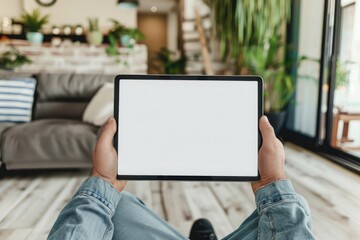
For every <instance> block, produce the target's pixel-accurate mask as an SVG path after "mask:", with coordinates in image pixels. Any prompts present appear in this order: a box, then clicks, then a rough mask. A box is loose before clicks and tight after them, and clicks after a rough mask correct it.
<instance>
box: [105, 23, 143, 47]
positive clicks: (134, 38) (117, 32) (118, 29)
mask: <svg viewBox="0 0 360 240" xmlns="http://www.w3.org/2000/svg"><path fill="white" fill-rule="evenodd" d="M110 21H111V22H112V23H113V27H112V29H111V31H110V33H109V35H113V36H114V37H116V38H117V39H118V40H119V42H120V43H121V45H122V46H124V47H133V46H134V45H135V44H136V43H137V42H139V41H141V40H143V39H144V38H145V37H144V34H142V33H141V32H140V31H139V29H137V28H127V27H125V26H124V25H122V24H121V23H120V22H119V21H117V20H115V19H110Z"/></svg>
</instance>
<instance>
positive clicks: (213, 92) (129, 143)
mask: <svg viewBox="0 0 360 240" xmlns="http://www.w3.org/2000/svg"><path fill="white" fill-rule="evenodd" d="M119 88H120V89H119V109H118V110H119V116H118V119H119V126H118V174H119V175H174V176H257V171H258V170H257V156H258V139H257V138H258V83H257V82H256V81H192V80H121V81H120V84H119Z"/></svg>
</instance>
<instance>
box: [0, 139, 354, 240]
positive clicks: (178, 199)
mask: <svg viewBox="0 0 360 240" xmlns="http://www.w3.org/2000/svg"><path fill="white" fill-rule="evenodd" d="M285 150H286V171H287V175H288V177H289V178H290V179H291V180H292V183H293V185H294V188H295V189H296V191H297V192H298V193H299V194H301V195H303V196H304V197H305V198H306V199H307V201H308V202H309V206H310V209H311V212H312V217H313V231H314V233H315V235H316V237H317V239H326V240H328V239H329V240H332V239H334V240H335V239H344V240H346V239H357V238H358V237H359V236H360V228H359V226H360V214H359V210H360V191H357V189H360V176H358V175H356V174H354V173H352V172H349V171H348V170H346V169H344V168H342V167H340V166H338V165H336V164H334V163H332V162H330V161H328V160H326V159H324V158H322V157H319V156H317V155H315V154H313V153H311V152H308V151H307V150H304V149H302V148H300V147H297V146H295V145H292V144H286V145H285ZM87 175H88V171H80V172H79V171H67V172H59V173H56V172H53V173H45V174H40V173H37V174H34V175H33V176H31V177H30V176H29V175H27V176H14V177H8V178H5V179H2V180H0V239H4V240H9V239H11V240H12V239H16V240H21V239H27V240H33V239H46V236H47V235H48V233H49V231H50V229H51V227H52V225H53V223H54V222H55V220H56V218H57V216H58V214H59V213H60V211H61V209H62V208H63V207H64V206H65V204H66V203H67V202H68V201H69V200H70V199H71V198H72V196H73V194H74V193H75V192H76V190H77V189H78V187H79V186H80V184H81V183H82V181H83V180H84V179H85V178H86V177H87ZM126 190H127V191H129V192H132V193H134V194H135V195H137V196H138V197H140V198H141V199H142V200H143V201H144V202H145V203H146V204H147V206H149V207H150V208H151V209H152V210H153V211H154V212H156V213H157V214H158V215H160V216H161V217H163V218H164V219H165V220H167V221H168V222H169V223H170V224H171V225H173V226H174V227H175V228H176V229H178V230H179V231H180V232H181V233H183V234H185V235H188V233H189V230H190V227H191V225H192V223H193V221H194V220H196V219H197V218H200V217H206V218H208V219H210V220H211V221H212V223H213V224H214V227H215V230H216V231H217V234H218V236H219V237H223V236H225V235H226V234H228V233H229V232H231V231H232V230H234V229H236V228H237V227H238V226H239V225H240V224H241V223H242V222H243V221H244V220H245V219H246V217H247V216H249V215H250V214H251V213H252V212H253V211H254V210H255V202H254V195H253V193H252V190H251V188H250V186H249V184H248V183H229V182H170V181H168V182H157V181H148V182H147V181H141V182H140V181H136V182H129V183H128V185H127V187H126Z"/></svg>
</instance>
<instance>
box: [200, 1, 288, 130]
mask: <svg viewBox="0 0 360 240" xmlns="http://www.w3.org/2000/svg"><path fill="white" fill-rule="evenodd" d="M205 2H207V4H208V5H209V7H210V9H211V13H212V22H213V26H214V29H215V33H216V35H217V37H218V39H219V41H220V51H221V54H222V55H223V58H224V59H225V60H230V61H229V62H232V63H235V69H236V72H235V74H249V73H250V74H257V75H260V76H261V77H262V78H263V79H264V82H265V112H266V113H267V115H268V117H269V120H270V122H271V124H272V125H273V126H274V127H275V128H276V130H277V132H279V131H280V129H281V127H282V125H283V123H284V121H285V115H286V114H285V113H284V109H285V106H286V105H287V103H288V102H289V101H290V98H291V96H292V94H293V91H294V86H293V85H294V84H293V80H292V78H291V77H290V76H289V75H288V74H287V73H286V69H285V68H286V67H288V66H287V64H288V63H286V62H285V60H284V59H285V54H281V53H285V51H286V46H285V45H284V44H281V42H280V40H281V39H284V37H285V35H286V22H287V21H288V20H289V19H290V7H291V1H288V0H278V1H264V0H237V1H232V0H225V1H217V0H205ZM280 33H281V34H282V35H281V36H280ZM273 116H274V117H273Z"/></svg>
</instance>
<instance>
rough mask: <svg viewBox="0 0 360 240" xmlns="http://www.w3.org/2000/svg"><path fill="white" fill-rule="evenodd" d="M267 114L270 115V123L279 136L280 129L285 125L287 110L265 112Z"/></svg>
mask: <svg viewBox="0 0 360 240" xmlns="http://www.w3.org/2000/svg"><path fill="white" fill-rule="evenodd" d="M265 115H266V116H267V117H268V119H269V122H270V124H271V125H272V126H273V128H274V131H275V134H276V136H278V135H279V133H280V131H281V130H282V128H283V127H284V124H285V120H286V116H287V112H286V111H281V112H270V113H265Z"/></svg>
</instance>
